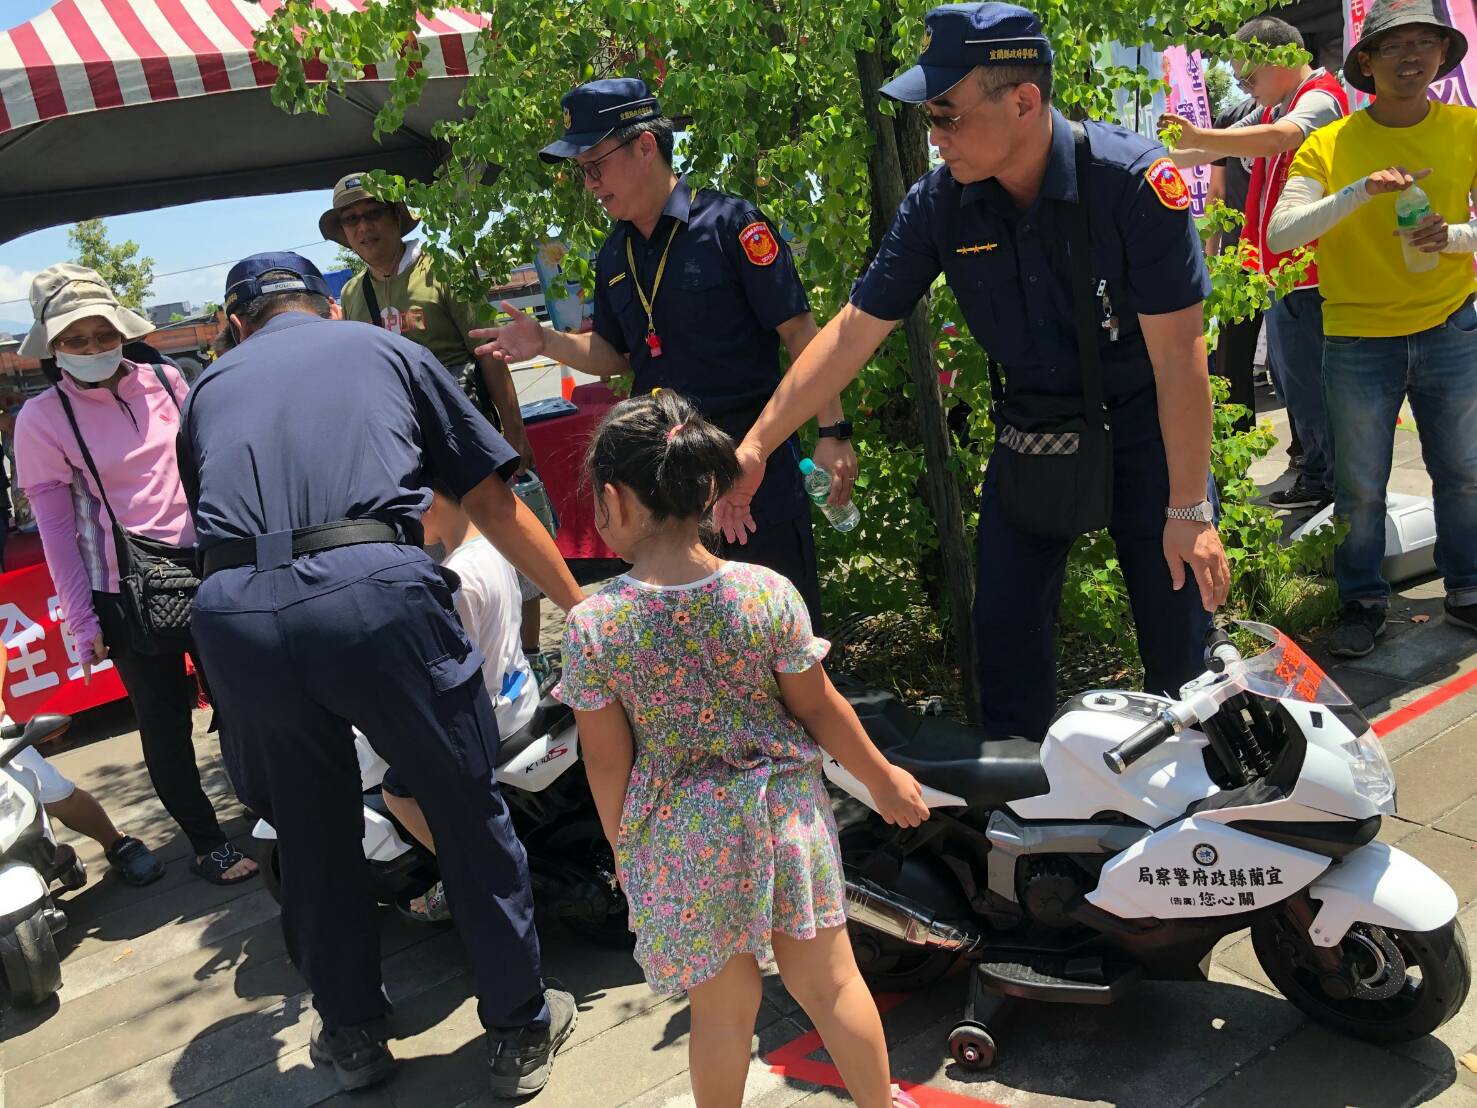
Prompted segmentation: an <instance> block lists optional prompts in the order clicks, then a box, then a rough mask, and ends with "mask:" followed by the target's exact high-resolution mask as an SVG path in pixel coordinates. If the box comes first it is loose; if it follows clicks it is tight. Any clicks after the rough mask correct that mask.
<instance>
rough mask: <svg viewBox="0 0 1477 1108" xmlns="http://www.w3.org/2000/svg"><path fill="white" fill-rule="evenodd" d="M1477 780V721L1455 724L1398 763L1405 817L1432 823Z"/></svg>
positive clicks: (1400, 800)
mask: <svg viewBox="0 0 1477 1108" xmlns="http://www.w3.org/2000/svg"><path fill="white" fill-rule="evenodd" d="M1474 783H1477V721H1474V722H1472V723H1466V724H1463V725H1461V726H1459V727H1454V728H1452V729H1451V730H1449V731H1447V732H1446V733H1445V734H1443V735H1439V736H1437V737H1436V738H1435V739H1432V740H1431V741H1430V742H1428V743H1425V744H1424V745H1422V746H1420V747H1419V748H1417V749H1416V750H1413V751H1411V752H1410V753H1409V754H1406V755H1405V756H1404V757H1402V758H1400V759H1399V760H1398V761H1397V762H1396V763H1395V784H1396V787H1397V788H1398V789H1399V793H1398V797H1397V800H1398V804H1399V812H1400V816H1401V818H1402V819H1406V820H1409V821H1411V822H1413V823H1432V822H1434V821H1436V820H1438V819H1440V818H1441V817H1442V816H1444V815H1446V814H1447V813H1448V812H1450V811H1452V810H1453V809H1455V808H1457V807H1459V806H1460V805H1461V804H1462V803H1463V802H1464V801H1465V800H1466V799H1467V798H1468V797H1470V796H1471V795H1472V791H1473V785H1474Z"/></svg>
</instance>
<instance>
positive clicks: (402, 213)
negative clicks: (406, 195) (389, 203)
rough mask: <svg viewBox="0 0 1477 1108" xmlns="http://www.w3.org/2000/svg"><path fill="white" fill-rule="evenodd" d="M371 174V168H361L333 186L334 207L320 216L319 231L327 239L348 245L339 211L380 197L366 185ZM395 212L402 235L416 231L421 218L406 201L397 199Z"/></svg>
mask: <svg viewBox="0 0 1477 1108" xmlns="http://www.w3.org/2000/svg"><path fill="white" fill-rule="evenodd" d="M367 176H369V170H367V169H361V170H359V171H357V172H355V173H350V174H349V175H348V176H347V177H344V178H341V179H340V180H339V183H338V184H336V185H334V186H333V207H331V208H329V209H328V211H326V212H324V213H323V214H322V215H320V216H319V217H318V233H319V234H320V235H322V236H323V237H324V238H326V239H330V240H332V241H333V242H336V243H338V244H339V245H340V246H348V245H349V240H348V238H347V237H346V236H345V235H344V228H343V224H341V223H340V222H339V218H338V213H339V212H341V211H343V210H344V209H345V208H347V207H348V206H349V205H350V204H357V203H359V201H361V200H378V199H379V197H377V196H372V195H370V193H369V190H368V189H366V188H365V187H364V178H365V177H367ZM394 208H395V212H396V214H397V215H399V217H400V237H401V238H404V237H405V236H406V235H408V234H410V232H411V231H414V230H415V228H416V225H417V224H418V223H420V220H419V219H417V218H416V217H415V216H413V215H411V214H410V209H409V208H408V207H406V206H405V201H403V200H400V201H397V202H396V203H395V205H394Z"/></svg>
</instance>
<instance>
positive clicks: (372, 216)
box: [338, 204, 394, 227]
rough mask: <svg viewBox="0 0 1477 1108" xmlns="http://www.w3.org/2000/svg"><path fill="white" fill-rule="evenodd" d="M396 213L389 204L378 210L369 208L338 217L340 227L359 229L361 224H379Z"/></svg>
mask: <svg viewBox="0 0 1477 1108" xmlns="http://www.w3.org/2000/svg"><path fill="white" fill-rule="evenodd" d="M392 211H394V209H393V208H391V207H390V206H389V205H388V204H385V205H383V206H381V207H378V208H368V209H366V210H364V211H360V212H349V213H348V214H347V215H341V216H339V217H338V223H339V226H340V227H357V226H359V224H361V223H378V222H379V221H380V220H382V219H384V218H385V216H387V215H389V214H390V212H392Z"/></svg>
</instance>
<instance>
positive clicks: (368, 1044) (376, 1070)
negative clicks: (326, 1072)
mask: <svg viewBox="0 0 1477 1108" xmlns="http://www.w3.org/2000/svg"><path fill="white" fill-rule="evenodd" d="M388 1037H389V1021H388V1019H380V1020H374V1021H373V1022H371V1023H366V1024H360V1025H359V1026H358V1027H345V1028H340V1029H339V1030H337V1031H330V1030H328V1028H327V1027H325V1026H324V1025H323V1017H322V1016H320V1015H318V1014H317V1013H316V1012H315V1013H313V1039H312V1045H311V1046H309V1048H308V1056H309V1057H310V1058H312V1059H313V1061H314V1062H316V1063H318V1064H319V1065H328V1066H332V1067H333V1072H334V1074H335V1075H336V1076H337V1077H338V1083H339V1088H341V1089H345V1090H348V1089H366V1088H368V1087H369V1086H370V1085H377V1084H379V1083H380V1082H381V1081H384V1080H385V1079H386V1078H388V1077H390V1075H391V1074H393V1073H394V1072H395V1058H394V1056H393V1055H392V1054H391V1053H390V1048H389V1047H388V1046H386V1045H385V1040H386V1039H387V1038H388Z"/></svg>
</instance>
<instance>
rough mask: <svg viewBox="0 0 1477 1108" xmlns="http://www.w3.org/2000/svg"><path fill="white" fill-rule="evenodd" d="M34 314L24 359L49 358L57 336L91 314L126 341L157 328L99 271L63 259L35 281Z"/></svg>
mask: <svg viewBox="0 0 1477 1108" xmlns="http://www.w3.org/2000/svg"><path fill="white" fill-rule="evenodd" d="M31 315H32V316H33V317H34V318H35V320H36V322H35V323H34V324H33V325H32V326H31V329H30V331H28V332H27V333H26V337H25V339H24V340H22V342H21V345H20V349H19V350H18V351H17V353H18V354H19V355H20V356H21V357H22V358H49V357H50V356H51V344H52V342H53V341H55V339H56V337H57V335H59V334H61V333H62V332H63V331H65V330H66V329H67V328H68V327H70V326H71V325H72V324H74V323H76V322H77V321H78V320H79V319H87V318H88V317H90V316H101V317H102V318H103V319H106V320H107V321H108V322H109V323H111V324H112V325H113V327H114V329H115V330H117V332H118V333H119V334H120V335H122V336H123V339H124V341H125V342H127V341H128V340H130V339H139V338H143V337H144V336H145V335H147V334H148V333H149V332H150V331H153V330H154V325H153V324H152V323H150V322H149V321H148V320H147V319H145V318H144V317H143V316H141V315H139V314H138V313H137V312H135V311H132V310H130V309H128V308H125V307H124V306H123V305H122V304H120V303H118V297H117V296H115V295H114V294H113V289H112V287H111V286H110V285H109V284H108V283H107V282H106V281H104V280H103V279H102V276H101V275H100V274H99V273H98V272H97V270H95V269H88V268H87V267H85V266H80V265H73V264H72V263H71V262H59V263H58V264H56V265H53V266H48V267H47V268H45V269H43V270H42V271H41V272H40V273H38V274H36V276H35V279H33V280H32V281H31Z"/></svg>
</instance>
